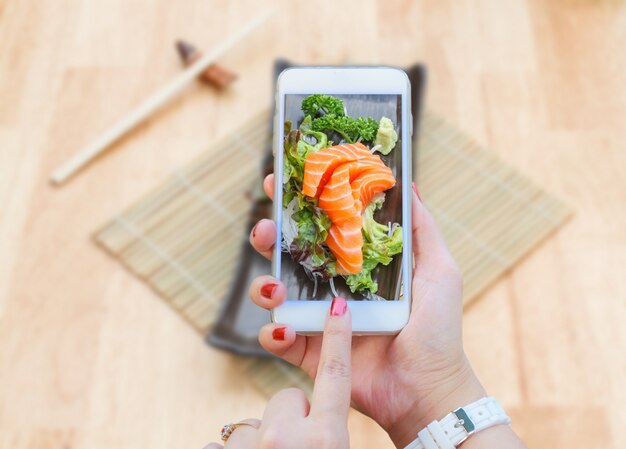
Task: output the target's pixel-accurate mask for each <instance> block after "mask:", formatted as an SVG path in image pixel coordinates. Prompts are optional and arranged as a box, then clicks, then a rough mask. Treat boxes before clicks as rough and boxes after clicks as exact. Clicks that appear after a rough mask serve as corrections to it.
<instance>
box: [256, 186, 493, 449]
mask: <svg viewBox="0 0 626 449" xmlns="http://www.w3.org/2000/svg"><path fill="white" fill-rule="evenodd" d="M264 187H265V191H266V193H267V194H268V195H269V196H270V197H273V175H269V176H268V177H267V178H266V179H265V181H264ZM413 187H414V191H413V195H412V196H413V198H412V200H413V203H412V210H413V215H412V223H413V227H412V237H413V238H412V239H413V242H412V244H413V254H414V258H415V268H414V270H413V283H412V301H413V302H412V307H411V316H410V319H409V322H408V324H407V326H406V327H405V328H404V329H403V330H402V331H401V332H400V333H399V334H398V335H394V336H363V337H354V339H353V345H352V348H353V349H352V403H353V405H354V406H355V408H357V409H358V410H360V411H362V412H363V413H365V414H366V415H368V416H370V417H372V418H373V419H374V420H375V421H377V422H378V423H379V424H380V425H381V426H382V427H383V428H384V429H385V430H386V431H387V432H388V433H389V435H390V437H391V438H392V440H393V441H394V443H395V444H396V446H397V447H404V446H405V445H407V444H408V443H409V442H411V441H412V440H413V439H414V438H415V436H416V434H417V432H418V431H419V430H421V429H422V428H423V427H425V426H426V425H427V424H428V423H430V422H431V421H433V420H435V419H441V418H442V417H443V416H445V415H446V414H447V413H449V412H450V410H453V409H455V408H457V407H460V406H463V405H467V404H468V403H470V402H473V401H475V400H477V399H480V398H481V397H483V396H485V392H484V390H483V388H482V386H481V385H480V383H479V382H478V380H477V379H476V377H475V376H474V374H473V372H472V369H471V367H470V365H469V362H468V361H467V358H466V357H465V353H464V351H463V344H462V332H461V315H462V283H463V282H462V276H461V273H460V271H459V269H458V267H457V265H456V263H455V261H454V259H453V257H452V255H451V254H450V251H449V250H448V248H447V246H446V244H445V242H444V239H443V237H442V235H441V234H440V232H439V230H438V229H437V226H436V224H435V221H434V219H433V218H432V216H431V215H430V213H428V211H427V210H426V208H425V207H424V205H423V204H422V202H421V200H420V199H419V195H418V193H417V189H416V188H415V185H414V186H413ZM275 236H276V227H275V224H274V222H272V221H271V220H261V221H260V222H259V223H257V225H256V226H255V227H254V229H253V230H252V232H251V235H250V241H251V243H252V245H253V246H254V248H255V249H256V250H257V251H259V252H260V253H261V254H263V255H264V256H265V257H267V258H271V257H272V251H273V247H274V244H275ZM286 294H287V289H286V288H285V286H284V285H283V284H282V283H280V282H279V281H278V280H276V279H275V278H273V277H271V276H260V277H258V278H256V279H255V280H254V281H253V283H252V285H251V287H250V296H251V297H252V299H253V301H254V302H255V303H256V304H257V305H259V306H261V307H264V308H266V309H272V308H274V307H276V306H278V305H280V304H281V303H282V302H283V301H285V298H286ZM259 341H260V343H261V345H262V346H263V347H264V348H265V349H266V350H268V351H269V352H271V353H273V354H275V355H277V356H280V357H282V358H283V359H285V360H286V361H288V362H290V363H292V364H294V365H296V366H299V367H301V368H302V369H304V370H305V371H306V372H307V373H308V374H309V375H310V376H311V377H312V378H315V375H316V370H317V367H318V362H319V357H320V349H321V341H322V340H321V336H302V335H296V334H295V331H294V330H293V329H292V328H291V327H289V326H286V325H284V324H278V323H271V324H267V325H265V326H264V327H263V328H262V329H261V331H260V334H259Z"/></svg>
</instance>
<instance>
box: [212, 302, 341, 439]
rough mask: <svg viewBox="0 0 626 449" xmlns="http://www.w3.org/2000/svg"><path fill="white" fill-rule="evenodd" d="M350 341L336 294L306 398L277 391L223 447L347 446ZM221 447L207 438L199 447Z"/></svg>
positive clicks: (294, 390)
mask: <svg viewBox="0 0 626 449" xmlns="http://www.w3.org/2000/svg"><path fill="white" fill-rule="evenodd" d="M320 338H322V337H320ZM351 341H352V322H351V318H350V311H349V310H348V305H347V303H346V300H345V299H343V298H336V299H335V300H334V301H333V302H332V305H331V307H330V313H329V316H328V318H327V320H326V327H325V328H324V335H323V341H321V346H320V348H319V362H318V364H317V365H318V366H317V369H316V372H317V376H316V378H315V387H314V388H313V395H312V398H311V403H310V404H309V401H308V400H307V398H306V395H305V394H304V392H303V391H302V390H299V389H297V388H288V389H286V390H282V391H280V392H278V393H277V394H276V395H275V396H274V397H273V398H272V399H270V401H269V403H268V404H267V407H266V408H265V413H264V414H263V420H262V421H258V420H245V421H243V422H245V423H248V424H250V425H247V426H241V427H238V428H237V429H235V430H234V431H233V433H232V434H231V436H230V437H229V438H228V441H227V442H226V444H225V445H224V449H253V448H259V449H262V448H267V449H269V448H271V449H319V448H327V449H348V448H349V447H350V444H349V439H348V426H347V421H348V410H349V409H350V380H351V374H350V373H351V369H350V345H351ZM221 448H222V446H221V445H220V444H217V443H211V444H209V445H208V446H207V447H206V448H205V449H221Z"/></svg>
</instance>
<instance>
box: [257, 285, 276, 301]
mask: <svg viewBox="0 0 626 449" xmlns="http://www.w3.org/2000/svg"><path fill="white" fill-rule="evenodd" d="M276 287H278V284H274V283H269V284H265V285H264V286H263V287H261V296H263V297H264V298H267V299H272V295H273V294H274V291H275V290H276Z"/></svg>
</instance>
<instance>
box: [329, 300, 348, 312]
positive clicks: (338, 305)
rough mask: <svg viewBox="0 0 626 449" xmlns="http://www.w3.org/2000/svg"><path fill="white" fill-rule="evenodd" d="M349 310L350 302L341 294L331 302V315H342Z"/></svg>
mask: <svg viewBox="0 0 626 449" xmlns="http://www.w3.org/2000/svg"><path fill="white" fill-rule="evenodd" d="M346 310H348V303H347V302H346V300H345V298H342V297H341V296H337V297H335V299H333V302H332V303H331V304H330V316H341V315H343V314H344V313H346Z"/></svg>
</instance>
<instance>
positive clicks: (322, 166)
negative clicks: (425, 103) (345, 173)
mask: <svg viewBox="0 0 626 449" xmlns="http://www.w3.org/2000/svg"><path fill="white" fill-rule="evenodd" d="M361 159H365V160H372V161H374V160H376V159H378V160H379V161H380V157H379V156H378V155H373V154H372V153H370V151H369V150H368V149H367V147H366V146H365V145H363V144H361V143H354V144H343V145H336V146H334V147H330V148H324V149H322V150H319V151H317V152H315V153H311V154H309V155H308V156H307V158H306V160H305V161H304V179H303V181H302V193H303V194H304V195H306V196H308V197H311V198H319V196H320V195H321V194H322V190H323V188H324V186H325V185H326V183H327V182H328V180H329V179H330V177H331V176H332V174H333V171H334V170H335V168H337V166H339V165H341V164H345V163H346V162H352V161H356V160H361ZM380 162H381V163H382V161H380ZM383 165H384V164H383Z"/></svg>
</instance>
